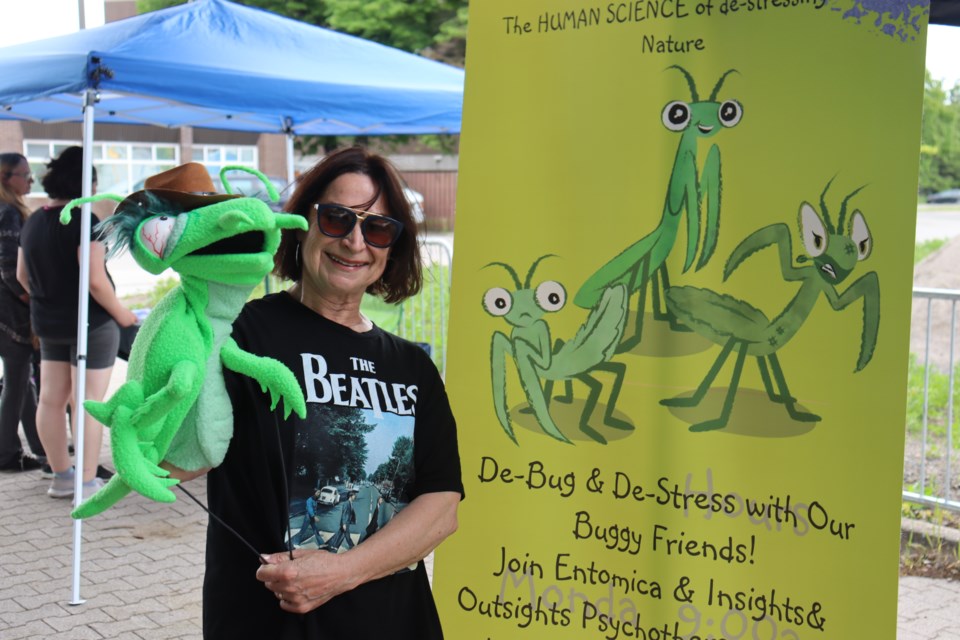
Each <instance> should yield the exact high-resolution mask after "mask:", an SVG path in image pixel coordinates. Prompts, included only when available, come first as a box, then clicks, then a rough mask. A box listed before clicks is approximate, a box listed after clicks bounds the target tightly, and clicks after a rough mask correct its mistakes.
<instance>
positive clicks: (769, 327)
mask: <svg viewBox="0 0 960 640" xmlns="http://www.w3.org/2000/svg"><path fill="white" fill-rule="evenodd" d="M832 182H833V180H831V181H830V182H828V183H827V186H826V188H824V190H823V193H822V194H821V195H820V211H821V212H822V214H823V215H822V217H821V215H820V213H818V212H817V210H816V209H815V208H814V207H813V205H811V204H809V203H807V202H804V203H803V204H801V205H800V213H799V216H798V223H799V226H800V233H801V236H802V238H803V247H804V249H805V250H806V255H800V256H798V257H797V262H798V263H800V264H801V265H803V266H794V265H793V249H792V246H791V241H790V229H789V227H787V225H785V224H783V223H779V224H772V225H770V226H767V227H763V228H762V229H758V230H757V231H754V232H753V233H752V234H750V235H749V236H747V237H746V238H745V239H744V240H743V242H741V243H740V244H739V245H738V246H737V248H736V249H734V251H733V253H731V254H730V258H729V259H728V260H727V264H726V267H725V269H724V273H723V278H724V280H726V279H727V278H729V277H730V275H731V274H732V273H733V272H734V271H735V270H736V269H737V267H739V266H740V264H741V263H742V262H743V261H744V260H746V259H747V258H748V257H749V256H750V255H752V254H754V253H756V252H757V251H760V250H761V249H763V248H765V247H768V246H770V245H775V246H776V247H777V249H778V250H779V258H780V271H781V273H782V275H783V279H784V280H786V281H787V282H799V283H800V289H799V290H798V291H797V293H796V294H795V295H794V296H793V298H792V299H791V300H790V301H789V302H788V303H787V306H786V308H785V309H784V310H783V311H782V312H780V313H779V314H778V315H777V316H776V317H775V318H773V320H770V319H768V318H767V316H766V315H765V314H764V313H763V312H762V311H760V310H759V309H757V308H755V307H753V306H752V305H750V304H748V303H747V302H744V301H743V300H738V299H737V298H733V297H731V296H728V295H724V294H719V293H716V292H714V291H711V290H709V289H699V288H696V287H673V288H672V289H670V290H669V291H668V292H667V306H668V307H669V308H671V309H672V310H673V312H674V313H675V314H676V315H677V317H679V318H680V319H682V320H683V321H684V322H685V323H687V324H688V325H689V326H690V327H691V328H692V329H693V330H694V331H696V332H697V333H699V334H701V335H703V336H705V337H707V338H709V339H710V340H712V341H713V342H715V343H717V344H719V345H723V349H722V350H721V351H720V355H719V356H717V359H716V361H715V362H714V363H713V366H711V368H710V370H709V371H708V372H707V375H706V376H705V377H704V379H703V381H702V382H701V383H700V386H699V387H698V388H697V390H696V391H695V392H694V394H693V395H692V396H690V397H680V398H668V399H665V400H661V401H660V403H661V404H663V405H666V406H671V407H690V406H696V405H697V404H699V403H700V401H701V400H702V399H703V397H704V395H705V394H706V392H707V390H709V388H710V385H711V384H712V383H713V380H714V378H716V376H717V374H718V373H719V371H720V368H721V367H722V366H723V363H724V362H725V361H726V359H727V357H728V356H729V355H730V354H731V353H732V352H733V351H736V352H737V361H736V364H735V365H734V370H733V375H732V378H731V380H730V386H729V388H728V389H727V394H726V398H725V400H724V403H723V408H722V410H721V414H720V416H718V417H717V418H715V419H712V420H707V421H704V422H701V423H698V424H695V425H693V426H691V427H690V430H691V431H710V430H713V429H722V428H724V427H725V426H726V425H727V420H728V419H729V417H730V412H731V410H732V408H733V400H734V398H735V396H736V393H737V388H738V386H739V384H740V374H741V372H742V371H743V364H744V360H745V358H746V357H747V356H748V355H751V356H754V357H755V358H756V359H757V366H758V367H759V369H760V377H761V378H762V380H763V384H764V388H765V389H766V392H767V396H768V397H769V398H770V399H771V400H772V401H774V402H778V403H782V404H783V405H784V406H785V407H786V409H787V412H788V413H789V414H790V417H791V418H793V419H794V420H797V421H800V422H816V421H819V420H820V416H818V415H815V414H813V413H808V412H804V411H800V410H798V409H797V408H796V398H794V397H793V396H791V395H790V390H789V388H788V387H787V380H786V378H785V377H784V375H783V370H782V369H781V368H780V360H779V359H778V358H777V352H778V351H779V350H780V349H781V348H783V347H784V346H785V345H786V344H787V342H789V341H790V339H791V338H793V336H794V335H796V333H797V332H798V331H799V330H800V327H801V326H803V323H804V322H805V321H806V319H807V317H808V316H809V315H810V313H811V312H812V311H813V307H814V304H815V303H816V302H817V300H819V298H820V295H821V294H823V295H824V296H826V298H827V301H828V302H829V303H830V306H831V307H832V308H833V309H834V310H836V311H841V310H843V309H845V308H846V307H848V306H849V305H851V304H853V303H854V302H856V301H858V300H860V299H861V298H863V331H862V334H861V336H860V355H859V356H858V358H857V366H856V369H855V371H860V370H861V369H863V368H864V367H865V366H867V364H868V363H869V362H870V359H871V358H872V357H873V351H874V348H875V347H876V344H877V333H878V332H879V329H880V280H879V277H878V276H877V273H876V272H875V271H870V272H867V273H865V274H863V275H862V276H860V277H859V278H858V279H857V280H855V281H854V282H853V283H852V284H851V285H850V286H848V287H847V288H846V289H845V290H844V291H843V292H842V293H839V292H838V291H837V286H838V285H839V284H840V283H841V282H843V281H844V280H846V279H847V277H848V276H849V275H850V274H851V273H852V272H853V270H854V268H855V267H856V266H857V264H858V263H860V262H861V261H863V260H866V259H867V258H868V257H870V253H871V252H872V251H873V237H872V236H871V234H870V229H869V227H867V221H866V219H865V218H864V216H863V214H862V213H860V211H859V210H855V211H854V212H853V214H852V215H851V216H850V218H849V220H847V219H846V216H847V204H848V202H849V200H850V199H851V198H852V197H853V196H854V195H856V194H857V193H858V192H859V191H860V189H857V190H855V191H854V192H853V193H851V194H850V195H848V196H847V197H846V198H844V199H843V201H842V203H841V205H840V213H839V215H838V217H837V222H836V224H834V223H833V221H832V220H831V218H830V215H829V212H828V211H827V205H826V195H827V190H828V189H829V188H830V184H831V183H832ZM862 188H863V187H861V189H862ZM808 262H809V263H811V264H804V263H808ZM768 364H769V369H768ZM771 372H772V374H773V381H771V379H770V373H771ZM774 382H775V383H776V387H777V389H776V390H774Z"/></svg>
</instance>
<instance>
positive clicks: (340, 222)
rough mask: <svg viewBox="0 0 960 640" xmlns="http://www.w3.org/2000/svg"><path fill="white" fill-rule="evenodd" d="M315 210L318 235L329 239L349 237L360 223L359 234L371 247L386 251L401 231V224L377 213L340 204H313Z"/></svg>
mask: <svg viewBox="0 0 960 640" xmlns="http://www.w3.org/2000/svg"><path fill="white" fill-rule="evenodd" d="M313 206H314V208H315V209H316V210H317V228H318V229H320V233H322V234H323V235H325V236H329V237H331V238H343V237H345V236H348V235H350V232H351V231H353V228H354V227H355V226H356V225H357V220H359V221H360V233H361V234H362V235H363V240H364V242H366V243H367V244H368V245H370V246H371V247H377V248H378V249H386V248H387V247H390V246H392V245H393V243H394V242H396V241H397V239H398V238H399V237H400V233H401V232H402V231H403V224H402V223H401V222H400V221H399V220H394V219H393V218H389V217H387V216H383V215H380V214H378V213H370V212H369V211H360V210H358V209H351V208H350V207H345V206H343V205H342V204H315V205H313Z"/></svg>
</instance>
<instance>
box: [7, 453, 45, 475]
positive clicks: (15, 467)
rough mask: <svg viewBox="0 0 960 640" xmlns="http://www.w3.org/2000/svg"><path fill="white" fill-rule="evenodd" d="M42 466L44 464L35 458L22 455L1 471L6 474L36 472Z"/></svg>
mask: <svg viewBox="0 0 960 640" xmlns="http://www.w3.org/2000/svg"><path fill="white" fill-rule="evenodd" d="M42 466H43V463H42V462H40V461H39V460H37V459H36V458H34V457H33V456H28V455H27V454H25V453H21V454H20V457H19V458H17V459H16V460H14V461H12V462H8V463H7V464H5V465H3V466H2V467H0V471H3V472H4V473H22V472H24V471H36V470H37V469H39V468H40V467H42Z"/></svg>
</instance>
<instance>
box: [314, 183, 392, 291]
mask: <svg viewBox="0 0 960 640" xmlns="http://www.w3.org/2000/svg"><path fill="white" fill-rule="evenodd" d="M375 193H376V187H375V186H374V183H373V181H372V180H371V179H370V178H369V176H366V175H363V174H360V173H347V174H344V175H342V176H340V177H338V178H337V179H336V180H334V181H333V182H332V183H330V186H329V187H328V188H327V190H326V192H324V194H323V195H322V196H321V198H320V203H331V204H341V205H344V206H347V207H350V208H353V209H364V210H366V211H369V212H371V213H377V214H380V215H389V211H387V206H386V203H385V202H384V200H383V198H382V197H381V198H377V200H376V201H375V202H374V203H373V204H372V205H370V206H369V207H364V206H363V205H364V204H365V203H367V202H370V200H372V199H373V197H374V194H375ZM308 222H309V228H308V230H307V232H306V235H305V236H303V237H302V238H301V244H300V257H301V262H302V264H303V267H302V270H301V279H300V281H301V283H302V284H303V296H304V298H305V301H306V299H307V298H311V297H314V296H319V297H321V298H324V299H327V300H331V301H336V302H357V303H359V301H360V299H361V298H362V297H363V293H364V292H365V291H366V290H367V287H369V286H370V285H371V284H373V283H374V282H376V281H377V280H378V279H379V278H380V276H381V275H383V270H384V269H385V268H386V266H387V258H388V257H389V255H390V249H389V248H388V249H378V248H377V247H371V246H370V245H369V244H367V243H366V242H365V241H364V239H363V235H362V234H361V233H360V223H359V221H358V222H357V224H355V225H354V227H353V229H352V230H351V231H350V233H349V234H348V235H346V236H345V237H343V238H331V237H329V236H325V235H323V234H322V233H321V232H320V229H319V228H317V212H316V209H311V211H310V214H309V217H308Z"/></svg>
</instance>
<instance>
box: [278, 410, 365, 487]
mask: <svg viewBox="0 0 960 640" xmlns="http://www.w3.org/2000/svg"><path fill="white" fill-rule="evenodd" d="M309 410H310V411H311V412H314V411H315V412H316V415H315V416H311V422H310V424H311V425H312V426H311V428H310V429H302V430H300V431H298V432H297V441H296V443H295V447H296V450H297V456H296V457H297V459H298V460H313V461H314V464H313V465H312V466H311V467H310V468H307V467H305V466H301V467H298V468H297V469H295V470H294V476H295V478H296V481H295V483H296V484H295V489H296V491H297V492H298V493H301V494H302V493H309V492H312V490H313V489H314V487H316V486H317V484H321V485H322V484H334V483H338V482H339V483H343V482H345V481H346V480H348V479H349V480H351V481H357V480H361V479H363V477H364V476H365V475H366V474H365V472H364V466H365V465H366V462H367V441H366V434H368V433H370V432H371V431H373V430H374V429H375V428H376V425H375V424H369V423H367V421H366V419H365V418H364V415H363V411H361V410H360V409H351V408H345V407H336V408H331V407H328V406H327V405H316V406H311V407H310V408H309ZM337 478H339V481H337V480H336V479H337Z"/></svg>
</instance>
